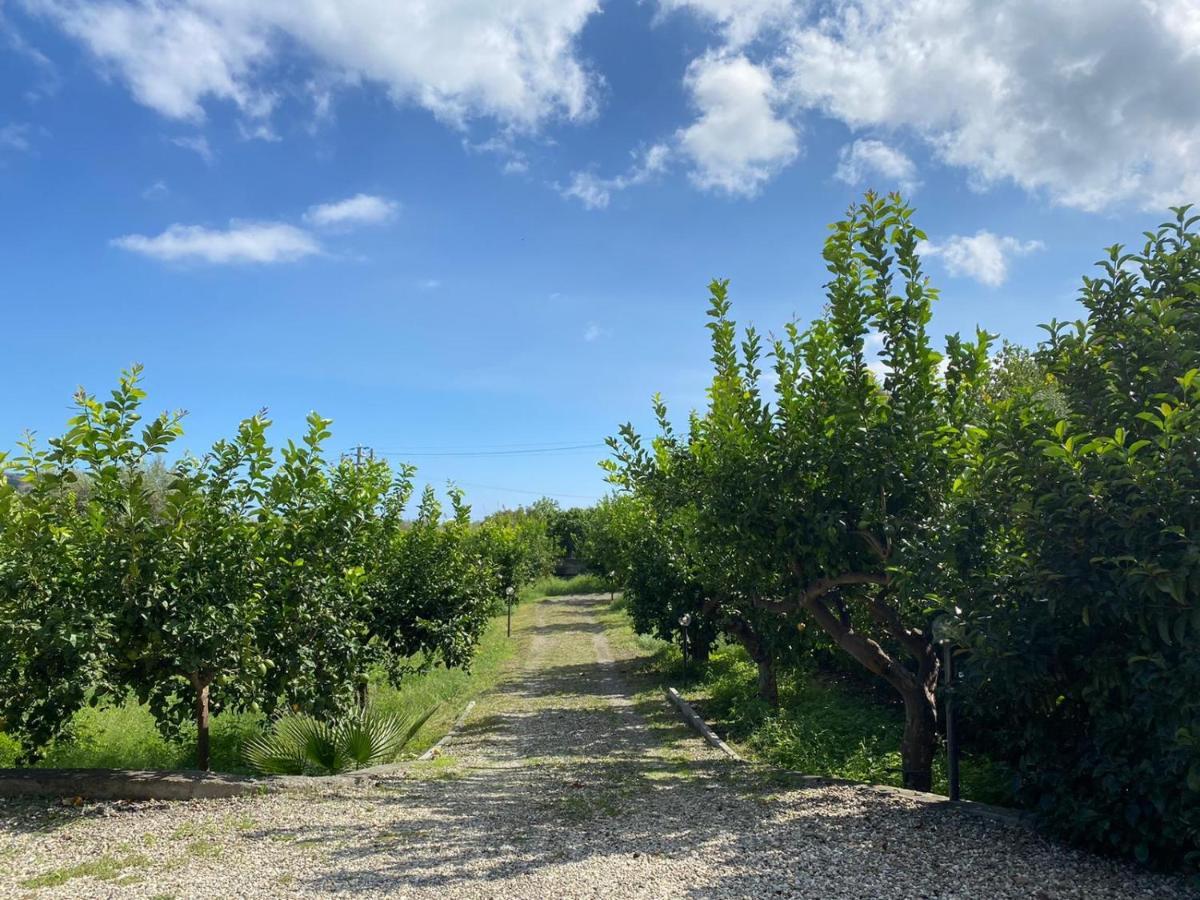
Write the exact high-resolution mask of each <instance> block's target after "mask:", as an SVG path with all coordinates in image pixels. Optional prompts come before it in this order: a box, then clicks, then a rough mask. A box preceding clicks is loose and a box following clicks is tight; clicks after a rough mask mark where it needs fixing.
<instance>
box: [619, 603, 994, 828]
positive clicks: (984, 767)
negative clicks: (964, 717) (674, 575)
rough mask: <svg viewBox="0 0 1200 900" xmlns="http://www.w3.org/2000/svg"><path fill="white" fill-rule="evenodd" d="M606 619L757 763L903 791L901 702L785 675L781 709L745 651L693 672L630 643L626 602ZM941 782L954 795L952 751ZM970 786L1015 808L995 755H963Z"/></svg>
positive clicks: (641, 641) (643, 641)
mask: <svg viewBox="0 0 1200 900" xmlns="http://www.w3.org/2000/svg"><path fill="white" fill-rule="evenodd" d="M622 620H623V621H622ZM602 621H604V623H605V625H606V627H607V628H608V629H610V635H613V636H614V637H615V638H616V639H621V640H624V641H625V642H626V643H627V644H628V643H630V642H636V643H637V645H638V646H639V647H640V649H641V650H642V652H643V654H644V655H645V656H646V658H647V668H648V670H649V671H650V672H651V673H652V674H653V675H655V676H656V677H657V679H658V681H659V684H660V685H664V686H665V685H667V684H670V685H672V686H674V687H677V688H679V689H680V690H681V691H682V692H683V693H684V695H685V696H686V697H687V699H688V700H689V702H691V703H693V705H695V706H696V708H697V711H698V712H700V714H701V715H702V716H703V717H704V718H705V719H706V720H707V721H708V722H709V723H711V724H713V725H714V726H715V727H716V728H717V730H718V731H719V732H720V733H721V735H722V736H723V737H725V738H726V739H727V740H730V741H732V742H733V743H735V744H737V745H738V748H739V749H740V750H742V751H744V752H745V753H746V754H747V755H749V756H751V757H753V758H757V759H759V760H762V761H764V762H768V763H771V764H772V765H775V766H779V767H781V768H784V769H789V770H793V771H798V772H803V773H804V774H806V775H824V776H828V777H832V778H845V779H848V780H850V781H861V782H868V783H870V784H888V785H895V786H899V785H900V783H901V766H900V749H899V748H900V737H901V734H902V732H903V729H904V712H903V709H902V707H901V706H900V705H899V703H898V702H897V703H896V704H894V705H893V704H890V703H887V702H883V701H881V700H880V699H879V697H878V696H877V695H875V694H873V693H872V692H871V691H869V690H867V689H866V688H865V687H864V686H863V685H862V684H861V683H859V682H856V681H854V680H852V679H845V680H839V679H835V678H834V677H832V676H828V675H825V674H823V673H820V672H815V671H810V670H804V669H797V670H790V671H788V670H785V671H782V672H780V673H779V674H778V681H779V701H780V702H779V708H778V709H772V708H771V707H770V706H769V705H768V704H767V703H765V702H764V701H762V700H760V699H759V698H758V695H757V670H756V668H755V666H754V664H753V663H752V662H751V661H750V659H749V658H748V657H747V655H746V652H745V651H744V650H743V649H742V648H741V647H740V646H733V645H727V644H722V645H719V646H718V647H716V648H714V650H713V653H712V658H711V659H710V660H709V662H708V663H707V664H706V665H704V666H697V665H696V664H694V663H693V664H692V665H691V667H690V670H689V671H688V672H684V670H683V661H682V656H681V654H680V652H679V648H678V647H676V646H675V645H672V644H669V643H667V642H665V641H661V640H657V639H655V638H647V637H644V636H642V637H633V638H631V637H630V636H629V633H628V617H627V616H626V615H625V614H624V612H623V608H622V604H621V601H620V600H618V601H617V602H616V603H614V604H613V605H612V606H611V607H610V609H609V610H608V611H607V612H606V613H605V614H604V615H603V616H602ZM933 774H934V785H933V788H934V790H935V791H936V792H939V793H943V794H944V793H946V791H947V784H946V771H945V755H944V753H941V754H939V756H938V757H937V758H936V759H935V762H934V773H933ZM960 785H961V790H962V796H963V797H964V798H965V799H968V800H976V801H979V802H982V803H994V804H998V805H1009V804H1011V803H1012V802H1013V797H1012V776H1011V773H1010V772H1009V771H1008V770H1007V769H1006V768H1005V767H1004V766H1002V765H1001V764H999V763H997V762H995V761H994V760H992V759H990V758H988V757H987V756H986V755H985V754H981V753H966V752H964V753H963V755H962V758H961V760H960Z"/></svg>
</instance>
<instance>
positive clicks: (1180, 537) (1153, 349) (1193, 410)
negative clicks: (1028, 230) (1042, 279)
mask: <svg viewBox="0 0 1200 900" xmlns="http://www.w3.org/2000/svg"><path fill="white" fill-rule="evenodd" d="M1198 221H1200V218H1198V217H1196V216H1192V215H1190V214H1189V211H1188V209H1187V208H1181V209H1178V210H1176V218H1175V220H1174V221H1172V222H1169V223H1167V224H1165V225H1163V226H1162V227H1161V228H1159V229H1157V230H1156V231H1154V232H1151V233H1149V234H1148V235H1147V238H1146V241H1145V243H1144V244H1143V245H1142V246H1141V247H1140V248H1139V249H1138V250H1135V251H1129V250H1126V249H1125V248H1123V247H1121V246H1114V247H1111V248H1109V249H1108V252H1107V254H1106V257H1105V258H1104V259H1103V260H1102V262H1101V263H1100V272H1099V273H1098V274H1097V276H1096V277H1093V278H1087V279H1085V280H1084V284H1083V289H1082V292H1081V295H1080V299H1081V302H1082V305H1083V307H1084V313H1083V316H1082V317H1081V319H1080V320H1079V321H1078V322H1075V323H1072V324H1062V323H1054V322H1052V323H1050V324H1049V325H1048V326H1046V328H1047V333H1048V337H1047V339H1046V341H1045V342H1044V343H1043V344H1042V346H1041V347H1040V348H1039V349H1038V351H1037V352H1036V354H1035V355H1034V357H1033V358H1032V361H1034V362H1036V363H1037V365H1038V366H1039V369H1038V377H1026V378H1024V379H1023V381H1022V383H1021V385H1020V386H1019V387H1018V388H1017V389H1016V390H1004V391H999V392H996V396H995V397H994V398H992V400H991V402H990V404H989V412H990V421H988V422H987V423H986V433H982V434H981V435H980V436H979V440H978V441H977V443H976V445H975V446H974V447H973V449H972V452H971V466H970V468H969V469H968V471H967V473H966V474H965V477H964V480H963V482H962V484H961V499H962V503H961V507H960V511H959V515H958V516H957V523H958V525H957V528H958V529H959V534H958V546H959V550H958V552H959V553H960V554H961V562H960V564H959V565H957V566H955V567H954V569H953V571H954V572H955V573H956V574H957V577H958V578H959V579H960V585H959V587H958V588H957V590H956V596H958V597H959V599H960V601H961V604H962V606H963V607H964V611H963V618H962V637H963V640H964V642H965V644H966V646H967V647H968V648H969V651H970V652H969V655H968V657H967V666H966V667H965V673H966V675H967V676H968V677H969V682H968V687H969V688H970V690H971V692H972V693H971V695H970V696H971V698H972V699H973V701H974V702H973V706H974V707H975V709H976V710H977V711H978V713H977V714H978V715H980V716H981V718H983V720H984V722H985V723H986V724H987V726H988V727H989V729H990V732H991V733H992V734H993V735H995V736H996V737H997V738H998V739H999V740H997V742H996V743H997V745H998V746H999V747H1002V748H1004V749H1005V750H1006V751H1007V752H1009V754H1010V755H1011V757H1012V759H1013V761H1014V762H1015V763H1016V765H1017V768H1018V772H1019V774H1020V784H1019V788H1020V793H1021V794H1022V796H1023V798H1024V799H1025V800H1026V802H1027V803H1029V804H1030V805H1031V806H1033V807H1034V808H1035V809H1037V810H1038V811H1039V813H1040V814H1041V815H1042V817H1043V819H1044V820H1045V821H1046V822H1047V823H1049V824H1050V825H1052V826H1053V827H1054V828H1055V829H1056V830H1057V831H1059V832H1060V833H1064V834H1066V835H1068V836H1070V837H1072V838H1074V839H1076V840H1080V841H1082V842H1085V843H1087V844H1090V845H1092V846H1094V847H1098V848H1100V849H1102V850H1105V851H1110V852H1112V851H1117V852H1123V853H1129V854H1132V855H1134V856H1135V857H1137V858H1139V859H1141V860H1143V861H1147V860H1149V861H1153V862H1156V863H1159V864H1163V865H1170V866H1178V865H1181V864H1182V865H1185V866H1188V867H1190V868H1192V869H1193V870H1195V869H1196V868H1197V867H1198V866H1200V812H1198V810H1200V604H1198V598H1200V537H1198V536H1200V503H1198V502H1197V498H1198V497H1200V412H1198V409H1200V235H1198V234H1197V232H1196V225H1197V222H1198ZM1006 387H1007V385H1006Z"/></svg>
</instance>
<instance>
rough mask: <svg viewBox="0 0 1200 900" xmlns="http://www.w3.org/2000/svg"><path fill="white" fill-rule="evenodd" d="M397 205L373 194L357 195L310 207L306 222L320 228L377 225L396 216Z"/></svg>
mask: <svg viewBox="0 0 1200 900" xmlns="http://www.w3.org/2000/svg"><path fill="white" fill-rule="evenodd" d="M397 208H398V207H397V204H396V203H395V202H393V201H391V200H386V199H384V198H383V197H376V196H374V195H373V194H355V195H354V196H353V197H347V198H346V199H345V200H339V201H337V202H336V203H321V204H318V205H317V206H310V207H309V208H308V212H306V213H305V214H304V221H305V222H308V223H309V224H310V225H316V226H318V227H320V228H330V227H338V226H350V225H376V224H378V223H380V222H386V221H387V220H388V219H390V218H391V217H392V216H394V215H395V214H396V209H397Z"/></svg>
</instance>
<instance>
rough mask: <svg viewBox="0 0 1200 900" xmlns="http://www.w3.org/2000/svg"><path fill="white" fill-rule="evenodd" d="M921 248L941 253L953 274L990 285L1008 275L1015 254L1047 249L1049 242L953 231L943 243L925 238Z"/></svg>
mask: <svg viewBox="0 0 1200 900" xmlns="http://www.w3.org/2000/svg"><path fill="white" fill-rule="evenodd" d="M917 249H918V251H919V252H920V254H921V255H922V256H925V257H929V256H936V257H939V258H940V259H941V260H942V263H943V264H944V265H945V266H946V271H948V272H949V273H950V274H951V275H954V276H965V277H967V278H974V279H975V280H976V281H979V282H981V283H983V284H986V285H988V286H989V287H998V286H999V285H1001V284H1003V283H1004V282H1005V280H1006V279H1007V278H1008V263H1009V259H1010V258H1011V257H1013V256H1025V255H1026V254H1029V253H1033V252H1034V251H1035V250H1042V249H1045V244H1043V243H1042V242H1041V241H1022V240H1018V239H1017V238H1015V237H1008V236H1004V237H1001V236H999V235H995V234H992V233H991V232H990V231H983V230H981V231H977V232H976V233H975V234H974V235H971V236H966V235H961V234H956V235H953V236H952V237H950V238H948V239H947V240H946V241H945V242H944V243H941V244H935V243H932V242H930V241H922V242H921V243H920V244H919V245H918V248H917Z"/></svg>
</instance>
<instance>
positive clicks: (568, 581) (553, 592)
mask: <svg viewBox="0 0 1200 900" xmlns="http://www.w3.org/2000/svg"><path fill="white" fill-rule="evenodd" d="M607 593H610V587H609V583H608V581H607V580H606V579H605V578H604V577H602V576H600V575H593V574H587V575H576V576H574V577H573V578H556V577H555V576H553V575H548V576H546V577H545V578H539V579H538V580H537V581H534V582H532V583H530V584H527V585H525V587H523V588H521V599H522V600H536V599H538V598H539V597H565V596H568V595H570V594H607Z"/></svg>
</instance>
